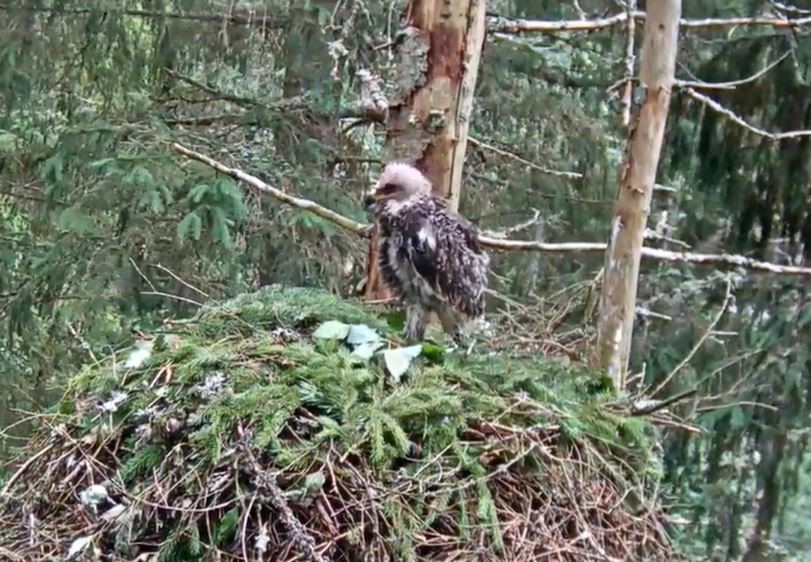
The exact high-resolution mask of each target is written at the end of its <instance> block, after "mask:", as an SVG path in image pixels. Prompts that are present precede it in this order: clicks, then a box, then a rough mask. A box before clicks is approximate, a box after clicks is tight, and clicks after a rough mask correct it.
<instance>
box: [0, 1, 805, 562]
mask: <svg viewBox="0 0 811 562" xmlns="http://www.w3.org/2000/svg"><path fill="white" fill-rule="evenodd" d="M405 4H406V3H405V2H404V1H400V2H384V1H382V0H364V1H361V0H323V1H304V0H296V1H293V0H290V1H287V0H274V1H266V2H258V1H257V2H249V1H240V2H231V1H225V0H141V1H140V2H124V1H123V0H108V1H106V2H104V3H95V2H88V1H82V0H61V1H59V0H55V1H50V2H42V1H39V0H17V2H14V3H10V2H9V3H2V4H0V29H3V30H4V31H3V33H2V34H0V101H2V108H1V110H0V180H1V181H0V214H2V221H0V240H1V241H2V244H0V327H1V328H2V335H3V337H2V339H0V365H2V367H1V368H2V374H3V377H2V379H0V380H2V382H0V385H2V387H1V388H0V390H2V392H0V396H2V399H1V400H2V402H3V403H2V404H0V424H2V425H3V426H4V427H5V426H10V429H8V430H7V431H6V434H7V436H8V437H9V439H6V440H4V441H3V445H2V446H3V447H5V446H8V445H9V444H13V439H12V438H13V437H14V436H15V435H20V434H24V432H25V430H26V429H25V425H24V424H19V425H14V424H15V423H17V422H19V421H20V420H21V419H22V417H21V415H20V413H19V412H20V410H32V409H33V410H36V409H38V408H41V407H45V406H47V405H48V404H50V403H52V400H53V397H54V395H55V394H54V393H56V392H58V390H59V388H60V384H61V383H62V381H64V379H65V377H66V376H67V375H68V374H71V373H73V372H75V371H76V370H77V369H78V368H79V367H80V366H81V365H83V364H86V363H88V362H92V361H95V360H96V358H98V357H102V356H104V354H105V353H108V352H109V350H110V349H115V348H119V347H122V346H128V345H129V344H130V342H131V340H132V336H133V334H136V333H138V332H139V331H140V330H147V329H151V328H154V327H156V326H158V325H160V324H161V323H162V322H164V321H166V320H167V319H170V318H173V317H183V316H185V315H188V314H189V313H190V312H191V311H192V310H194V309H195V308H196V306H197V304H196V303H200V302H203V301H205V300H207V299H210V298H220V297H225V296H230V295H233V294H236V293H239V292H241V291H245V290H248V289H251V288H254V287H257V286H259V285H262V284H268V283H284V284H290V285H317V286H322V287H327V288H329V289H330V290H331V291H333V292H336V293H340V294H344V295H357V294H359V293H361V292H362V288H363V282H364V278H365V268H364V260H365V257H366V246H365V243H364V242H363V241H362V240H360V239H358V238H357V237H356V236H354V235H351V234H348V233H346V232H343V231H342V230H340V229H339V228H338V227H336V226H334V225H333V224H331V223H329V222H327V221H324V220H322V219H319V218H317V217H314V216H313V215H311V214H308V213H306V212H304V211H302V210H299V209H296V208H292V207H289V206H284V205H282V204H279V203H278V202H276V201H273V200H268V199H264V198H261V197H259V196H258V195H256V194H254V193H252V192H250V191H247V190H245V189H244V188H243V187H242V186H240V185H237V184H236V183H235V182H233V181H232V180H230V179H228V178H225V177H223V176H218V175H216V174H214V173H212V171H211V170H209V169H207V168H205V167H203V166H201V165H198V164H196V163H191V162H189V161H187V160H183V159H181V158H178V157H177V156H176V155H174V154H172V153H171V152H170V150H169V148H168V143H169V142H172V141H175V142H180V143H182V144H185V145H187V146H192V147H194V148H195V149H196V150H199V151H201V152H203V153H205V154H208V155H210V156H212V157H214V158H217V159H219V160H222V161H224V162H226V163H228V164H229V165H233V166H235V167H239V168H242V169H244V170H246V171H249V172H251V173H253V174H255V175H257V176H258V177H260V178H262V179H264V180H266V181H267V182H269V183H271V184H272V185H274V186H277V187H279V188H280V189H283V190H285V191H288V192H290V193H295V194H298V195H301V196H304V197H307V198H310V199H313V200H315V201H318V202H319V203H321V204H323V205H324V206H326V207H329V208H331V209H334V210H335V211H338V212H340V213H342V214H344V215H346V216H348V217H351V218H353V219H355V220H358V221H361V222H363V221H366V220H367V217H366V215H365V210H364V209H363V206H362V202H361V196H362V192H363V190H364V189H365V188H366V187H367V186H368V185H369V184H370V182H372V181H373V179H374V177H375V175H376V174H377V172H378V170H379V162H380V160H381V159H382V158H383V157H384V141H385V130H384V128H383V127H380V126H379V125H375V124H374V123H362V124H357V123H356V121H355V117H354V116H356V108H357V107H358V106H359V103H360V97H361V94H360V92H361V79H360V75H359V71H360V70H361V69H368V70H372V71H374V72H375V73H378V74H379V75H380V76H381V78H382V82H383V84H384V85H385V87H387V88H389V87H390V85H392V84H394V83H395V82H396V78H397V73H398V72H401V71H400V70H398V68H397V65H396V62H397V61H396V57H395V55H394V49H392V48H391V44H392V43H396V42H397V41H399V40H401V38H399V37H398V35H397V32H398V30H399V29H400V27H401V23H402V15H403V13H404V8H405ZM625 9H626V6H625V5H624V3H623V2H612V1H608V0H605V1H598V0H580V1H579V2H577V1H572V2H559V1H557V0H540V1H539V0H532V1H530V0H501V1H498V0H496V1H492V2H489V3H488V12H489V14H490V18H489V31H488V35H487V39H486V44H485V46H484V53H483V56H482V62H481V66H480V68H479V73H478V81H477V87H476V97H475V105H474V114H473V116H472V120H471V130H470V135H471V143H470V145H469V146H468V151H467V158H466V163H465V168H464V186H463V190H462V194H461V202H460V211H461V212H462V213H463V214H464V215H466V216H467V217H469V218H470V219H471V220H473V221H474V222H476V223H477V224H479V225H480V226H481V227H482V228H483V229H489V230H493V231H501V230H504V229H508V228H510V226H511V225H519V226H523V228H515V229H512V230H511V232H510V237H513V238H525V239H534V240H538V241H554V242H566V241H582V242H585V241H592V242H594V241H599V242H601V241H604V240H605V239H606V236H607V232H608V220H609V218H610V211H611V205H612V204H613V200H614V198H615V194H616V185H617V177H618V173H619V168H620V164H621V161H622V157H623V151H624V148H625V141H626V138H627V129H626V128H625V127H624V126H623V122H622V119H621V115H622V108H623V103H624V100H623V98H624V94H625V92H626V88H625V84H626V83H627V81H628V80H627V70H626V68H627V57H626V51H627V37H626V32H625V30H626V27H625V24H624V23H622V22H621V23H620V24H617V25H612V26H606V27H604V28H602V29H599V30H595V31H591V32H556V33H514V32H511V31H510V29H511V26H510V25H508V24H509V23H510V22H513V23H514V22H515V20H520V19H524V20H543V21H548V22H553V21H559V20H578V21H583V20H591V19H597V18H602V17H610V16H613V15H616V14H620V13H623V12H624V10H625ZM638 9H639V10H643V11H644V10H645V2H642V1H640V2H639V5H638ZM733 16H736V17H744V18H747V17H748V18H753V17H761V18H771V20H770V21H774V20H779V19H780V18H783V19H785V18H795V19H796V18H807V17H809V16H811V2H807V1H802V2H800V1H797V2H794V4H793V5H792V6H786V5H784V4H779V3H777V2H768V1H764V0H725V1H724V2H714V3H695V2H689V3H688V2H685V5H684V9H683V17H684V18H686V19H688V20H692V21H695V20H698V19H702V18H729V17H733ZM636 28H637V29H636V45H637V47H638V45H639V44H640V38H641V26H640V25H637V26H636ZM679 43H680V49H679V55H678V62H677V70H676V74H677V77H678V78H679V79H680V80H682V81H689V82H690V83H692V84H691V86H690V87H691V88H692V89H689V88H688V87H687V86H688V85H687V84H682V86H681V87H679V88H678V89H677V91H676V92H675V93H674V96H673V99H672V105H671V113H670V117H669V121H668V127H667V131H666V136H665V147H664V152H663V154H662V161H661V164H660V168H659V174H658V182H659V183H660V188H658V189H657V190H656V192H655V193H654V201H653V208H652V212H651V215H650V217H649V223H648V224H649V228H650V235H649V236H648V238H647V240H646V245H649V246H653V247H660V248H665V249H671V250H691V251H699V252H733V253H738V254H742V255H746V256H750V257H755V258H758V259H763V260H768V261H772V262H775V263H782V264H795V265H801V264H808V261H809V255H811V188H810V187H809V171H810V170H809V166H811V153H809V142H811V139H809V135H808V134H799V133H797V134H790V135H784V136H775V135H776V134H777V133H781V132H790V131H803V130H807V129H811V90H810V89H809V61H811V40H809V38H808V27H807V26H775V25H737V26H730V25H712V26H695V27H692V26H691V27H685V28H683V29H682V32H681V35H680V40H679ZM637 51H638V49H637ZM764 69H768V70H767V71H765V72H762V71H763V70H764ZM752 77H754V78H752ZM735 81H741V83H739V84H735V85H734V87H733V85H727V86H725V87H717V86H716V87H708V86H707V84H704V83H705V82H712V83H719V82H735ZM630 91H631V92H632V93H633V89H631V90H630ZM694 94H695V95H694ZM708 99H709V100H714V103H716V104H719V105H720V106H721V107H723V108H727V109H728V110H729V111H731V112H733V113H734V114H735V115H736V116H737V117H738V119H730V118H729V115H726V116H725V115H723V114H722V113H720V112H719V111H716V109H713V106H712V104H711V103H708V101H707V100H708ZM742 123H744V124H748V125H749V126H748V127H747V126H744V125H743V124H742ZM764 132H767V133H771V134H766V135H764V134H763V133H764ZM535 210H537V211H539V213H538V214H537V219H535V220H533V218H534V217H535V216H536V213H535ZM493 262H494V273H493V277H492V286H493V289H494V291H495V292H496V293H497V296H494V298H492V299H491V309H492V312H493V318H494V321H498V322H501V323H502V324H501V325H502V326H503V328H504V329H503V330H500V333H503V334H505V335H504V336H503V339H504V340H505V344H509V345H524V346H534V345H538V346H540V347H539V348H540V349H543V350H545V351H547V352H550V353H551V352H555V353H560V354H562V355H567V356H570V357H571V358H573V359H576V360H577V359H581V358H582V357H581V353H580V350H581V348H582V347H583V346H580V345H579V344H580V343H583V342H590V341H593V337H594V325H595V322H594V314H595V306H594V303H595V295H596V294H598V293H599V289H598V288H597V285H596V283H595V282H594V279H595V276H596V275H597V273H598V272H599V270H600V267H601V265H602V258H601V256H600V255H599V254H594V255H583V256H579V255H572V254H565V255H561V256H554V257H547V256H541V255H539V254H535V253H530V252H527V253H505V254H497V255H495V256H494V259H493ZM641 275H642V276H641V279H640V290H639V302H638V315H637V327H636V329H635V338H634V347H633V352H632V360H631V365H632V371H634V372H638V373H643V382H644V384H646V385H649V386H650V387H651V388H655V387H657V386H658V385H659V384H660V383H661V382H662V381H666V380H668V381H669V382H668V383H667V384H666V385H665V386H664V387H663V388H662V390H661V392H660V393H659V396H657V397H660V398H662V397H667V396H672V395H675V394H678V393H680V392H690V391H695V394H694V395H693V396H692V397H691V398H690V399H689V400H685V401H682V402H680V403H679V404H677V405H676V406H674V409H675V410H676V411H677V412H678V413H680V414H681V415H682V416H683V417H684V418H685V420H688V421H689V424H690V425H689V426H688V427H690V428H693V430H687V429H685V428H683V427H681V428H671V429H668V430H667V431H665V432H664V434H663V439H664V441H663V443H664V449H665V467H666V471H667V472H666V477H667V487H666V489H664V490H662V493H663V494H666V495H667V497H668V498H669V499H670V500H671V501H672V504H673V508H672V509H673V511H674V514H676V515H677V516H678V518H680V520H681V521H682V522H683V524H678V523H676V524H674V526H673V528H672V530H671V532H672V533H673V534H674V536H676V537H677V538H678V539H679V544H680V545H681V547H682V548H683V550H684V552H685V554H686V555H687V556H688V558H690V559H702V560H704V559H713V560H738V559H742V558H744V559H746V560H750V561H751V560H777V559H790V560H803V559H809V558H808V555H807V553H808V552H809V551H811V528H809V526H811V524H809V523H808V518H807V517H804V515H805V513H806V512H807V508H808V504H809V501H811V500H809V498H810V497H811V472H810V471H809V464H808V459H807V455H806V444H807V440H808V428H809V405H808V399H807V398H808V392H809V390H811V346H809V345H808V342H809V341H811V305H809V302H808V288H809V284H808V281H807V278H806V279H805V280H804V279H803V278H800V277H787V276H776V275H768V276H767V275H759V274H753V273H751V272H747V271H745V270H740V271H734V272H731V273H728V272H722V271H716V270H715V268H712V267H710V268H696V267H693V266H687V265H678V264H672V263H657V262H652V261H643V264H642V272H641ZM561 296H562V297H565V298H561ZM721 311H723V314H721V315H719V312H721ZM716 318H718V321H717V322H714V321H715V319H716ZM541 320H543V322H541ZM710 328H711V330H712V331H711V332H710V333H708V329H710ZM699 342H701V345H700V347H697V348H696V344H697V343H699ZM687 357H689V358H690V359H689V361H687V362H686V363H684V362H683V361H684V359H685V358H687ZM670 374H673V375H674V376H672V377H669V375H670ZM698 429H700V430H701V432H697V431H696V430H698ZM781 557H782V558H781Z"/></svg>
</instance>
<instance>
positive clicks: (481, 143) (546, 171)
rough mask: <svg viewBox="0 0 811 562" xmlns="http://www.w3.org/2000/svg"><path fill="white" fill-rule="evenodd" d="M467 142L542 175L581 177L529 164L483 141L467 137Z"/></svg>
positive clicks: (525, 160)
mask: <svg viewBox="0 0 811 562" xmlns="http://www.w3.org/2000/svg"><path fill="white" fill-rule="evenodd" d="M467 142H469V143H470V144H472V145H473V146H478V147H479V148H484V149H486V150H489V151H491V152H495V153H496V154H499V155H501V156H504V157H505V158H509V159H511V160H515V161H516V162H520V163H521V164H523V165H524V166H526V167H528V168H532V169H533V170H537V171H539V172H542V173H544V174H549V175H550V176H557V177H561V178H571V179H580V178H582V177H583V174H581V173H579V172H566V171H563V170H552V169H551V168H545V167H543V166H541V165H539V164H536V163H534V162H530V161H529V160H527V159H525V158H522V157H521V156H519V155H517V154H515V153H512V152H510V151H508V150H502V149H501V148H499V147H497V146H493V145H492V144H488V143H486V142H484V141H481V140H478V139H476V138H473V137H468V138H467Z"/></svg>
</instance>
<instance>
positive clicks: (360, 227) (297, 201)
mask: <svg viewBox="0 0 811 562" xmlns="http://www.w3.org/2000/svg"><path fill="white" fill-rule="evenodd" d="M172 148H173V149H174V150H175V151H177V152H179V153H180V154H183V155H184V156H187V157H188V158H191V159H192V160H197V161H198V162H202V163H203V164H205V165H206V166H210V167H212V168H214V169H215V170H217V171H218V172H222V173H223V174H226V175H228V176H231V177H232V178H235V179H238V180H240V181H244V182H245V183H247V184H248V185H250V186H251V187H253V188H254V189H256V190H257V191H260V192H262V193H267V194H268V195H270V196H271V197H273V198H274V199H277V200H279V201H281V202H283V203H287V204H288V205H292V206H294V207H297V208H299V209H304V210H306V211H310V212H311V213H313V214H314V215H317V216H319V217H321V218H322V219H325V220H328V221H330V222H332V223H334V224H336V225H338V226H340V227H341V228H344V229H346V230H348V231H350V232H353V233H355V234H361V235H366V233H367V231H368V228H369V227H368V225H365V224H361V223H359V222H356V221H353V220H352V219H350V218H347V217H345V216H343V215H340V214H338V213H336V212H335V211H332V210H330V209H327V208H326V207H322V206H321V205H319V204H318V203H316V202H314V201H310V200H309V199H302V198H300V197H294V196H292V195H288V194H287V193H285V192H284V191H282V190H280V189H277V188H275V187H273V186H271V185H268V184H267V183H265V182H263V181H262V180H260V179H259V178H257V177H256V176H252V175H251V174H248V173H246V172H243V171H242V170H238V169H236V168H230V167H228V166H226V165H225V164H223V163H221V162H217V161H216V160H214V159H212V158H209V157H208V156H206V155H204V154H200V153H199V152H195V151H193V150H189V149H188V148H186V147H184V146H181V145H179V144H177V143H172Z"/></svg>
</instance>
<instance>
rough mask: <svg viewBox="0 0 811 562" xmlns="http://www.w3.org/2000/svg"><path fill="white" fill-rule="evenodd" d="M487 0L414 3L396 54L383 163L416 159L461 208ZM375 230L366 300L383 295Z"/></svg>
mask: <svg viewBox="0 0 811 562" xmlns="http://www.w3.org/2000/svg"><path fill="white" fill-rule="evenodd" d="M485 12H486V2H485V0H411V1H410V2H409V4H408V8H407V11H406V21H405V28H404V29H403V35H402V36H401V38H400V39H401V40H400V41H399V43H398V46H397V49H396V56H397V57H398V73H397V83H396V84H394V85H395V86H396V93H395V94H394V96H392V97H391V98H390V103H389V119H388V123H387V135H386V160H387V161H391V160H406V161H409V162H413V163H414V164H415V165H416V166H417V167H418V168H420V169H421V170H422V171H423V173H425V175H426V176H427V177H428V178H429V179H430V180H431V182H432V183H433V184H434V190H435V193H436V194H437V195H439V196H441V197H444V198H445V199H447V200H448V201H449V205H450V207H451V208H452V209H454V210H456V209H458V207H459V195H460V192H461V187H462V167H463V164H464V159H465V150H466V148H467V133H468V126H469V123H470V114H471V111H472V108H473V91H474V88H475V85H476V77H477V74H478V69H479V60H480V57H481V50H482V45H483V43H484V36H485V31H486V29H485V23H486V18H485ZM377 236H378V235H377V231H376V229H375V230H373V232H372V243H371V246H370V250H369V258H368V259H369V261H368V269H367V281H366V297H367V298H386V297H387V296H388V295H387V293H386V291H385V290H384V289H383V286H382V285H381V283H380V279H379V274H378V272H377Z"/></svg>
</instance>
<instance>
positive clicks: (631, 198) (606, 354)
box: [595, 0, 681, 389]
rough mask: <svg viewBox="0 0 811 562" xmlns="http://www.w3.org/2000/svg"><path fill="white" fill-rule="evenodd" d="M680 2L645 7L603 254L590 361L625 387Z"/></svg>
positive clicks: (662, 0) (660, 0) (658, 1)
mask: <svg viewBox="0 0 811 562" xmlns="http://www.w3.org/2000/svg"><path fill="white" fill-rule="evenodd" d="M680 17H681V0H650V1H649V2H648V5H647V18H646V19H645V32H644V39H643V46H642V56H641V59H640V69H639V78H640V82H641V85H642V87H643V88H644V89H645V95H644V100H643V101H642V105H641V106H640V107H639V109H638V110H637V111H636V114H635V115H634V122H633V123H632V125H631V133H630V136H629V140H628V150H627V154H626V159H625V163H624V165H623V169H622V174H621V178H620V182H619V193H618V195H617V201H616V204H615V205H614V211H613V216H612V219H611V232H610V234H609V239H608V248H607V249H606V253H605V264H604V276H603V285H602V293H601V296H600V314H599V320H598V335H597V347H596V349H595V356H596V357H595V361H596V363H597V364H598V366H599V367H601V368H603V369H605V370H606V371H607V373H608V375H609V376H611V378H612V380H613V381H614V384H615V385H616V387H617V388H618V389H622V388H624V386H625V380H626V373H627V369H628V359H629V355H630V351H631V337H632V334H633V327H634V309H635V306H636V293H637V282H638V278H639V262H640V259H641V256H642V241H643V237H644V234H645V226H646V223H647V218H648V212H649V211H650V204H651V196H652V194H653V186H654V183H655V181H656V169H657V167H658V165H659V155H660V151H661V147H662V141H663V139H664V132H665V125H666V123H667V113H668V109H669V107H670V95H671V90H672V87H673V83H674V72H675V67H676V51H677V44H678V33H679V18H680Z"/></svg>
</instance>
